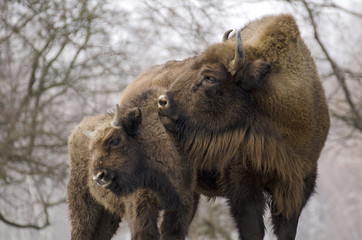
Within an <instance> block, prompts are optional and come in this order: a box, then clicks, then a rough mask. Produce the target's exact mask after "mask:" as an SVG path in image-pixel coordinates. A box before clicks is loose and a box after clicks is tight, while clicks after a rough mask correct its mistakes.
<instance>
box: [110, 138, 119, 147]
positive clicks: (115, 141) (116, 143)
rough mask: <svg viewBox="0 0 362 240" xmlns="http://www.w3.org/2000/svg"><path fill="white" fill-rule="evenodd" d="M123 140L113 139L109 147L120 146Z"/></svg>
mask: <svg viewBox="0 0 362 240" xmlns="http://www.w3.org/2000/svg"><path fill="white" fill-rule="evenodd" d="M120 141H121V140H120V139H119V138H116V139H113V140H112V141H111V142H110V143H109V146H111V147H112V146H117V145H118V144H119V142H120Z"/></svg>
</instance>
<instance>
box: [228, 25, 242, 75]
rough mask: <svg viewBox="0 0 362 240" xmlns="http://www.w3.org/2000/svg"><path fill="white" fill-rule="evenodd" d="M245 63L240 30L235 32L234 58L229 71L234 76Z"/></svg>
mask: <svg viewBox="0 0 362 240" xmlns="http://www.w3.org/2000/svg"><path fill="white" fill-rule="evenodd" d="M244 61H245V52H244V46H243V41H242V39H241V34H240V30H238V31H237V32H236V44H235V57H234V59H233V60H232V61H231V70H232V74H233V75H234V74H235V73H236V72H237V70H238V69H239V68H240V67H242V66H243V65H244Z"/></svg>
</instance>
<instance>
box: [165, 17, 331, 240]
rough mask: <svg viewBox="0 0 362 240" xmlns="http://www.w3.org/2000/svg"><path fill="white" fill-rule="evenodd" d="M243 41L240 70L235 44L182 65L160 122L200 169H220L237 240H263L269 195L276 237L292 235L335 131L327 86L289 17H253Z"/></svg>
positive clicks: (226, 44) (215, 47)
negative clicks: (324, 148) (323, 82)
mask: <svg viewBox="0 0 362 240" xmlns="http://www.w3.org/2000/svg"><path fill="white" fill-rule="evenodd" d="M241 36H242V38H243V43H244V44H243V45H244V50H245V56H246V59H245V61H242V62H241V64H240V65H239V66H238V67H237V69H235V66H234V65H232V63H233V62H234V61H233V60H234V56H235V38H231V39H230V40H228V41H226V42H223V43H220V44H215V45H211V46H210V47H208V48H207V49H206V50H205V51H204V52H203V53H202V54H200V55H199V56H197V57H195V58H193V59H189V60H186V62H188V63H187V64H186V63H185V65H191V66H190V67H189V68H188V69H183V70H184V72H183V73H182V74H180V75H179V76H178V77H177V78H176V80H172V81H174V82H173V83H172V85H171V86H170V88H169V90H168V91H167V92H166V94H165V95H163V96H162V101H161V100H160V107H159V112H160V116H161V120H162V121H163V123H164V125H165V126H166V127H167V128H168V129H169V131H170V132H172V133H174V134H175V136H176V137H177V138H178V139H179V141H180V143H181V146H182V147H183V150H184V151H185V152H187V153H189V157H190V159H194V160H195V161H196V163H197V164H198V168H199V169H205V170H207V171H212V172H215V171H216V172H219V173H220V177H219V182H218V183H217V186H218V187H221V190H220V189H218V192H219V195H224V196H226V197H227V198H228V200H229V205H230V207H231V213H232V215H233V218H234V219H235V222H236V225H237V227H238V230H239V235H240V239H263V236H264V223H263V214H264V207H265V203H266V201H267V200H268V199H267V198H266V197H265V195H264V193H268V194H269V195H270V198H271V199H270V201H271V210H272V218H273V225H274V232H275V234H276V235H277V236H278V239H294V238H295V235H296V228H297V224H298V219H299V216H300V213H301V211H302V208H303V207H304V206H305V204H306V202H307V200H308V199H309V197H310V195H311V194H312V193H313V191H314V188H315V181H316V175H317V160H318V158H319V155H320V152H321V150H322V148H323V146H324V143H325V141H326V138H327V134H328V130H329V114H328V107H327V104H326V99H325V95H324V90H323V88H322V86H321V83H320V80H319V77H318V74H317V71H316V67H315V64H314V61H313V59H312V57H311V55H310V52H309V50H308V48H307V47H306V45H305V43H304V42H303V40H302V38H301V37H300V33H299V29H298V27H297V25H296V23H295V20H294V18H293V17H292V16H290V15H279V16H269V17H265V18H263V19H260V20H256V21H254V22H251V23H249V24H248V25H247V26H246V27H244V28H243V29H242V30H241ZM190 62H191V63H192V64H190Z"/></svg>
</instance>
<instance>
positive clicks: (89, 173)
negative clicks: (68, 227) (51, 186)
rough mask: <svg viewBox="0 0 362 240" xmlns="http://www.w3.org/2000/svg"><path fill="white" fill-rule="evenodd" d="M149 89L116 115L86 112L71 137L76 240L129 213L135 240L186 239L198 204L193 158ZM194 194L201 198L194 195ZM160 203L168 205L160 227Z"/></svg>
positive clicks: (107, 233) (112, 226)
mask: <svg viewBox="0 0 362 240" xmlns="http://www.w3.org/2000/svg"><path fill="white" fill-rule="evenodd" d="M162 91H163V90H160V89H156V88H154V89H150V90H148V91H145V92H143V93H141V94H139V95H138V96H136V97H134V98H132V99H131V100H129V101H128V102H126V103H124V104H123V105H122V107H121V108H119V107H117V108H116V111H115V114H103V115H99V116H96V117H91V118H85V119H84V120H83V121H82V122H81V123H80V124H79V125H78V126H77V127H76V128H75V129H74V130H73V132H72V134H71V136H70V138H69V143H68V147H69V155H70V178H69V183H68V189H67V198H68V204H69V211H70V220H71V224H72V239H110V238H111V237H112V236H113V235H114V233H115V231H116V230H117V228H118V224H119V222H120V221H121V219H122V218H123V217H124V216H125V218H126V220H127V221H128V222H129V225H130V227H131V232H132V239H159V237H160V236H159V235H160V233H161V239H184V238H185V235H186V233H187V229H188V226H189V224H190V222H191V219H192V217H193V214H194V212H195V210H196V205H197V203H198V195H197V194H195V195H194V193H193V188H194V182H195V173H194V170H193V169H194V168H193V166H192V163H191V162H190V161H185V160H184V159H183V158H182V156H180V155H179V154H178V151H177V149H176V147H175V146H174V142H173V139H172V138H170V136H169V135H168V134H167V133H166V131H165V129H164V126H163V125H162V124H161V123H160V122H159V118H158V114H157V97H158V95H160V94H161V92H162ZM194 198H195V201H194ZM159 209H165V211H164V214H163V219H162V221H161V231H160V233H159V231H158V227H157V219H158V214H159Z"/></svg>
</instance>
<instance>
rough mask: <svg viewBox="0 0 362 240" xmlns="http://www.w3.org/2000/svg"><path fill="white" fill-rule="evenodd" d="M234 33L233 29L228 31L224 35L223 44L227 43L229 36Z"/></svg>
mask: <svg viewBox="0 0 362 240" xmlns="http://www.w3.org/2000/svg"><path fill="white" fill-rule="evenodd" d="M232 31H233V30H232V29H229V30H227V31H226V32H225V33H224V36H223V37H222V42H226V41H227V40H228V39H229V34H230V33H231V32H232Z"/></svg>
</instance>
